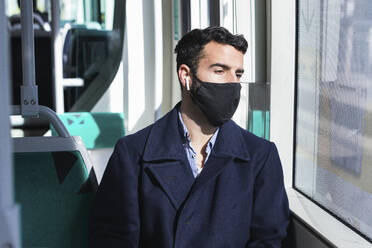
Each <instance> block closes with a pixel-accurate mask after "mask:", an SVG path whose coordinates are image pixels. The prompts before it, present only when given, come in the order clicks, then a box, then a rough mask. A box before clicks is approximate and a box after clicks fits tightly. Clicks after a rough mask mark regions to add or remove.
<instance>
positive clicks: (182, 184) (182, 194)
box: [147, 161, 195, 210]
mask: <svg viewBox="0 0 372 248" xmlns="http://www.w3.org/2000/svg"><path fill="white" fill-rule="evenodd" d="M187 167H188V165H187V164H185V163H183V161H167V162H163V163H161V164H150V165H149V166H148V167H147V170H148V172H149V173H151V175H152V176H154V178H155V179H156V181H157V182H158V183H159V184H160V186H161V187H162V189H163V190H164V192H165V193H166V194H167V196H168V197H169V200H170V201H171V202H172V204H173V206H174V207H175V209H176V210H178V209H179V207H180V206H181V205H182V203H183V201H184V200H185V199H186V197H187V195H188V193H189V191H190V189H191V187H192V185H193V184H194V181H195V179H194V176H193V175H192V173H191V170H190V169H189V168H187Z"/></svg>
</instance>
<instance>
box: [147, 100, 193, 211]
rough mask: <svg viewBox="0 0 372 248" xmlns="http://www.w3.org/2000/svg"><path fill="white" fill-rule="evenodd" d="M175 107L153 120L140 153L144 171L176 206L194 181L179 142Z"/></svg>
mask: <svg viewBox="0 0 372 248" xmlns="http://www.w3.org/2000/svg"><path fill="white" fill-rule="evenodd" d="M178 107H179V104H178V105H177V106H176V107H175V108H174V109H173V110H172V111H170V112H169V113H168V114H167V115H165V116H164V117H163V118H162V119H160V120H159V121H157V122H155V123H154V125H153V127H152V129H151V131H150V134H149V137H148V140H147V143H146V146H145V151H144V155H143V161H144V167H145V171H146V173H150V176H152V177H153V178H154V179H155V180H156V181H157V182H158V183H159V185H160V186H161V188H162V189H163V191H164V192H165V193H166V194H167V196H168V198H169V200H170V201H171V202H172V204H173V206H174V207H175V208H176V209H178V208H179V207H180V206H181V204H182V202H183V201H184V200H185V199H186V197H187V194H188V193H189V191H190V189H191V187H192V185H193V183H194V182H195V179H194V176H193V175H192V172H191V168H190V166H189V164H188V161H187V157H186V153H185V150H184V148H183V145H182V144H183V143H184V142H185V140H184V137H182V135H181V132H180V126H179V120H178V112H177V111H178V110H177V108H178Z"/></svg>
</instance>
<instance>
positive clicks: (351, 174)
mask: <svg viewBox="0 0 372 248" xmlns="http://www.w3.org/2000/svg"><path fill="white" fill-rule="evenodd" d="M297 18H298V22H297V25H298V26H297V34H298V37H297V39H298V40H297V56H298V57H297V75H296V77H297V110H296V111H297V119H296V153H295V187H296V188H297V189H298V190H300V191H302V192H303V193H305V194H306V195H307V196H309V197H310V198H312V199H313V200H314V201H316V202H317V203H319V204H320V205H321V206H323V207H324V208H326V209H327V210H329V211H330V212H331V213H333V214H334V215H336V216H337V217H339V218H340V219H342V220H343V221H344V222H345V223H347V224H348V225H349V226H351V227H353V228H355V229H356V230H357V231H359V232H360V233H361V234H362V235H363V236H365V237H366V238H367V239H369V240H371V239H372V207H371V206H372V180H371V176H372V146H371V144H372V142H371V138H372V112H371V108H370V107H368V106H372V102H371V101H372V69H371V68H372V1H368V0H358V1H357V0H332V1H331V0H316V1H305V0H299V1H298V12H297Z"/></svg>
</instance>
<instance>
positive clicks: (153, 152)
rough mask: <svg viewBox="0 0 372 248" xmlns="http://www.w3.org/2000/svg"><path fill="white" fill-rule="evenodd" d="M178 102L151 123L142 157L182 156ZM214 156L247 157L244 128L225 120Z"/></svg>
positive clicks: (155, 159) (246, 159) (172, 158)
mask: <svg viewBox="0 0 372 248" xmlns="http://www.w3.org/2000/svg"><path fill="white" fill-rule="evenodd" d="M180 105H181V102H179V103H178V104H177V105H176V106H175V107H174V108H173V109H172V110H171V111H170V112H169V113H168V114H166V115H165V116H164V117H163V118H161V119H160V120H158V121H157V122H155V123H154V124H153V127H152V129H151V131H150V134H149V137H148V141H147V143H146V147H145V151H144V155H143V160H144V161H161V160H182V159H184V158H185V150H184V148H183V146H182V144H183V143H184V142H185V141H184V137H182V135H181V132H180V128H182V127H181V126H180V123H179V119H178V112H177V111H178V108H179V107H180ZM212 154H213V155H214V156H223V157H226V156H227V157H234V158H239V159H241V160H245V161H248V160H250V154H249V151H248V148H247V145H246V142H245V141H244V138H243V130H242V129H241V128H240V127H239V126H238V125H236V124H235V122H233V121H231V120H230V121H228V122H226V123H225V124H223V125H222V126H221V127H220V130H219V133H218V136H217V140H216V143H215V145H214V147H213V150H212Z"/></svg>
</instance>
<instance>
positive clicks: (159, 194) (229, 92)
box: [90, 27, 288, 248]
mask: <svg viewBox="0 0 372 248" xmlns="http://www.w3.org/2000/svg"><path fill="white" fill-rule="evenodd" d="M247 46H248V44H247V42H246V40H245V39H244V38H243V37H242V36H237V35H232V34H231V33H229V32H228V31H227V30H226V29H224V28H220V27H210V28H207V29H204V30H199V29H195V30H193V31H191V32H189V33H187V34H186V35H185V36H184V37H183V38H182V39H181V40H180V41H179V43H178V45H177V46H176V49H175V51H176V53H177V71H178V77H179V81H180V84H181V88H182V102H181V103H179V104H178V105H177V106H176V107H175V108H174V109H173V110H171V111H170V112H169V113H168V114H166V115H165V116H164V117H163V118H162V119H160V120H159V121H157V122H155V123H154V124H153V125H151V126H149V127H147V128H145V129H143V130H142V131H139V132H138V133H136V134H133V135H129V136H126V137H124V138H122V139H121V140H119V142H118V143H117V145H116V147H115V151H114V153H113V155H112V157H111V158H110V161H109V163H108V166H107V168H106V171H105V173H104V176H103V180H102V182H101V185H100V187H99V190H98V192H97V197H96V201H95V208H94V211H93V219H92V229H91V240H90V241H91V247H156V248H167V247H180V248H181V247H185V248H194V247H203V248H204V247H207V248H208V247H216V248H219V247H221V248H222V247H233V248H239V247H280V246H281V242H282V239H283V238H284V237H285V235H286V228H287V224H288V200H287V196H286V193H285V189H284V185H283V174H282V169H281V164H280V160H279V157H278V153H277V150H276V148H275V145H274V144H273V143H271V142H269V141H266V140H264V139H261V138H258V137H256V136H254V135H253V134H251V133H249V132H247V131H245V130H244V129H242V128H240V127H239V126H237V125H236V124H235V123H234V122H233V121H231V120H230V118H231V117H232V115H233V114H234V112H235V110H236V108H237V106H238V103H239V98H240V88H241V86H240V84H239V83H238V82H239V81H240V77H241V76H242V74H243V55H244V53H245V52H246V50H247Z"/></svg>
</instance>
